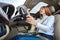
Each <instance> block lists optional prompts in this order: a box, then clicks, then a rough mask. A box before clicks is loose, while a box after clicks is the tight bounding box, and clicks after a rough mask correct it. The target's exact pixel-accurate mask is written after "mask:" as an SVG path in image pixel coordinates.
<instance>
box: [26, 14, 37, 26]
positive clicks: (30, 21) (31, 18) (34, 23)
mask: <svg viewBox="0 0 60 40" xmlns="http://www.w3.org/2000/svg"><path fill="white" fill-rule="evenodd" d="M26 17H27V20H26V22H27V23H29V24H31V25H34V26H36V24H37V22H36V20H35V19H34V18H33V17H32V16H30V15H27V16H26Z"/></svg>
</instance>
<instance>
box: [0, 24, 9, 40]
mask: <svg viewBox="0 0 60 40" xmlns="http://www.w3.org/2000/svg"><path fill="white" fill-rule="evenodd" d="M0 31H1V32H0V33H1V34H0V40H3V39H4V38H5V37H6V36H7V35H8V34H9V31H10V30H9V27H8V25H6V24H2V23H0Z"/></svg>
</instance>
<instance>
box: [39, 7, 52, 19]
mask: <svg viewBox="0 0 60 40" xmlns="http://www.w3.org/2000/svg"><path fill="white" fill-rule="evenodd" d="M41 9H44V10H45V14H46V15H47V16H50V15H51V11H50V9H49V8H48V7H47V6H43V7H41ZM40 18H41V19H42V18H43V15H42V14H40Z"/></svg>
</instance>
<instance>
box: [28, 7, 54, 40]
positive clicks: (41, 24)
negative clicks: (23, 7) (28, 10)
mask: <svg viewBox="0 0 60 40" xmlns="http://www.w3.org/2000/svg"><path fill="white" fill-rule="evenodd" d="M39 14H40V16H39V18H38V19H37V20H35V19H34V18H33V17H32V16H30V15H27V22H28V23H30V24H31V25H34V27H36V28H38V29H39V30H38V33H39V34H40V35H42V36H44V37H46V38H48V39H49V40H53V35H54V33H53V31H54V16H53V15H52V13H51V11H50V9H49V8H48V7H47V6H43V7H41V9H40V13H39Z"/></svg>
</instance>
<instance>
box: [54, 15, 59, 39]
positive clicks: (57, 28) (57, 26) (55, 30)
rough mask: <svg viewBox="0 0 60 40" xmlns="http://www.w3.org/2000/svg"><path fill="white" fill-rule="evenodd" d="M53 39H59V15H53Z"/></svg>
mask: <svg viewBox="0 0 60 40" xmlns="http://www.w3.org/2000/svg"><path fill="white" fill-rule="evenodd" d="M54 40H60V15H55V25H54Z"/></svg>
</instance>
